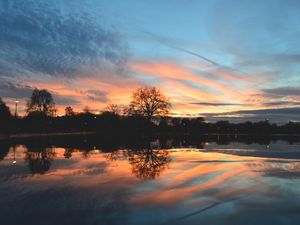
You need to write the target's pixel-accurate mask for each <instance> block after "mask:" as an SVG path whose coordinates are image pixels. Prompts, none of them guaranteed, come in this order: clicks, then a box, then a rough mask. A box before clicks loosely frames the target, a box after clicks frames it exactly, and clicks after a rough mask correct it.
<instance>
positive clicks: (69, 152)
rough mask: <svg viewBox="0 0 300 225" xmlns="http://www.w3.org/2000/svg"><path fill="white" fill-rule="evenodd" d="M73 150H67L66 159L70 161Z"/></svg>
mask: <svg viewBox="0 0 300 225" xmlns="http://www.w3.org/2000/svg"><path fill="white" fill-rule="evenodd" d="M73 151H74V150H73V149H72V148H65V152H64V157H65V158H66V159H70V158H72V153H73Z"/></svg>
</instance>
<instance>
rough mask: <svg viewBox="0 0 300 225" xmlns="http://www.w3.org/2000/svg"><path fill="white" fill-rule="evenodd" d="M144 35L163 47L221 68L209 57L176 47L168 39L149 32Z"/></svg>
mask: <svg viewBox="0 0 300 225" xmlns="http://www.w3.org/2000/svg"><path fill="white" fill-rule="evenodd" d="M143 33H145V34H147V35H149V36H151V37H152V38H153V39H154V40H156V41H158V42H159V43H161V44H163V45H166V46H168V47H170V48H174V49H176V50H178V51H182V52H185V53H187V54H190V55H193V56H196V57H198V58H200V59H202V60H204V61H206V62H208V63H210V64H212V65H214V66H221V65H220V64H219V63H217V62H215V61H213V60H211V59H209V58H207V57H205V56H203V55H200V54H198V53H196V52H193V51H190V50H187V49H184V48H181V47H178V46H175V45H173V44H171V43H170V41H169V40H167V39H166V38H162V37H159V36H157V35H155V34H152V33H150V32H147V31H143Z"/></svg>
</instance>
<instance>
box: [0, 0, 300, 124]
mask: <svg viewBox="0 0 300 225" xmlns="http://www.w3.org/2000/svg"><path fill="white" fill-rule="evenodd" d="M299 10H300V2H299V1H296V0H285V1H284V0H272V1H271V0H265V1H255V0H252V1H250V0H240V1H233V0H209V1H208V0H207V1H204V0H202V1H193V0H181V1H179V0H178V1H177V0H173V1H171V0H166V1H141V0H140V1H134V0H126V1H121V0H118V1H117V0H110V1H100V0H97V1H96V0H87V1H79V0H74V1H67V0H60V1H58V0H53V1H46V0H27V1H22V0H20V1H17V0H0V30H1V33H0V97H2V98H4V99H5V100H6V101H7V102H8V103H9V104H10V105H11V106H12V104H13V101H14V99H15V98H18V99H20V102H21V107H20V109H21V111H22V110H24V107H25V103H26V100H27V99H28V97H29V96H30V93H31V91H32V89H33V88H35V87H37V88H47V89H49V90H50V91H51V92H52V93H53V95H54V97H55V100H56V103H57V107H58V109H59V111H60V113H63V108H64V107H65V106H66V105H72V106H73V107H74V108H75V109H76V110H78V111H80V110H82V108H84V107H85V106H87V105H89V106H90V107H91V108H93V109H95V110H101V109H102V108H103V107H105V106H106V105H107V104H109V103H116V104H123V105H126V104H128V102H129V100H130V95H131V92H132V91H133V90H134V89H135V88H137V87H139V86H144V85H153V86H157V87H158V88H160V89H161V90H162V91H163V92H164V93H165V94H166V95H167V96H168V97H169V98H170V100H171V101H172V104H173V115H175V116H198V115H202V116H205V117H206V118H208V119H209V120H217V119H229V120H233V121H241V120H248V119H249V120H260V119H265V118H268V119H270V120H273V121H275V122H285V121H288V120H299V119H300V116H298V115H299V113H298V112H299V109H300V107H299V106H300V98H299V94H300V89H299V86H300V76H299V72H300V65H299V62H300V45H299V37H300V26H299V25H298V23H299V21H300V14H299ZM277 108H279V109H280V110H277V111H276V110H274V109H277Z"/></svg>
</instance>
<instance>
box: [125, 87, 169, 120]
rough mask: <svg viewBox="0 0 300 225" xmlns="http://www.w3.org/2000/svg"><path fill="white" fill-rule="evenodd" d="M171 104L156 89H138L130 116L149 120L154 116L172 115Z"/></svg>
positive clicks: (132, 102)
mask: <svg viewBox="0 0 300 225" xmlns="http://www.w3.org/2000/svg"><path fill="white" fill-rule="evenodd" d="M170 108H171V103H170V102H169V100H168V99H167V98H166V97H165V96H164V95H163V94H162V93H161V91H160V90H158V89H157V88H155V87H141V88H138V89H137V90H136V91H135V92H134V93H133V95H132V100H131V102H130V105H129V114H131V115H141V116H146V117H147V118H148V119H149V120H151V119H152V117H153V116H165V115H168V114H169V113H170Z"/></svg>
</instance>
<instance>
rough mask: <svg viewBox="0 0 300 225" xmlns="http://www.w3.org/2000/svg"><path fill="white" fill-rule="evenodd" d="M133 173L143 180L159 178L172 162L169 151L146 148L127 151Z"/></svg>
mask: <svg viewBox="0 0 300 225" xmlns="http://www.w3.org/2000/svg"><path fill="white" fill-rule="evenodd" d="M127 154H128V155H127V156H128V160H129V163H130V164H131V166H132V173H133V174H135V175H136V176H137V177H138V178H140V179H143V180H148V179H150V180H153V179H155V178H157V177H158V176H159V175H160V173H161V171H163V170H164V169H166V168H167V166H168V164H169V163H170V162H171V158H170V156H169V151H166V150H153V149H144V150H139V151H128V152H127Z"/></svg>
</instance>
